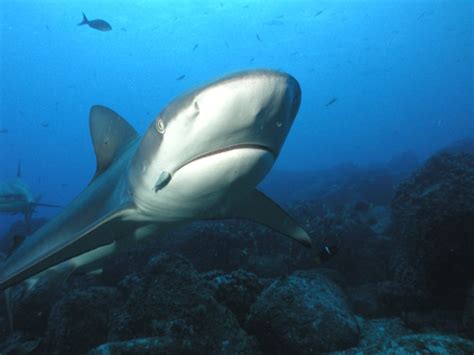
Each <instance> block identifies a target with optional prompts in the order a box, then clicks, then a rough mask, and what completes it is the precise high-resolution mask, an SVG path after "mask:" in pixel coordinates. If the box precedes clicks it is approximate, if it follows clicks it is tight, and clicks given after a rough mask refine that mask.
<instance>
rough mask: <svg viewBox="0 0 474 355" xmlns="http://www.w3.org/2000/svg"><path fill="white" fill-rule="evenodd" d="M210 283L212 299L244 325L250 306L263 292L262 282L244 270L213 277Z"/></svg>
mask: <svg viewBox="0 0 474 355" xmlns="http://www.w3.org/2000/svg"><path fill="white" fill-rule="evenodd" d="M210 283H211V286H212V287H213V289H214V298H215V299H216V300H217V301H218V302H220V303H221V304H223V305H224V306H226V307H227V308H229V309H230V310H231V311H232V312H233V313H234V315H235V317H236V318H237V320H238V321H239V323H240V324H243V323H244V321H245V318H246V317H247V314H248V312H249V310H250V306H251V305H252V304H253V303H254V302H255V300H256V299H257V296H258V295H259V294H260V292H261V291H262V290H263V282H262V281H260V280H259V279H258V277H257V276H256V275H255V274H252V273H250V272H247V271H244V270H237V271H233V272H231V273H230V274H217V275H214V277H213V278H212V280H211V282H210Z"/></svg>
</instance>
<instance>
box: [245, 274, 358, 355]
mask: <svg viewBox="0 0 474 355" xmlns="http://www.w3.org/2000/svg"><path fill="white" fill-rule="evenodd" d="M246 327H247V329H248V331H249V332H250V333H252V334H255V335H256V336H257V338H258V340H259V341H260V344H261V347H262V349H263V351H264V352H265V353H275V354H305V353H321V352H325V351H333V350H338V349H345V348H350V347H352V346H355V345H356V344H357V342H358V340H359V327H358V324H357V322H356V319H355V318H354V316H353V315H352V313H351V311H350V309H349V306H348V304H347V302H346V297H345V295H344V293H343V291H342V289H341V288H340V287H339V286H338V285H337V284H336V283H334V282H333V281H331V279H329V278H328V277H326V276H325V275H323V274H322V273H319V272H317V271H302V272H295V273H293V274H292V275H291V276H289V277H287V278H284V279H280V280H277V281H275V282H273V283H272V284H271V285H270V286H269V287H268V288H266V289H265V290H264V291H263V292H262V294H261V295H260V296H259V297H258V299H257V301H256V302H255V303H254V304H253V305H252V307H251V309H250V315H249V317H248V320H247V324H246Z"/></svg>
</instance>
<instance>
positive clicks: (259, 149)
mask: <svg viewBox="0 0 474 355" xmlns="http://www.w3.org/2000/svg"><path fill="white" fill-rule="evenodd" d="M300 100H301V90H300V86H299V84H298V82H297V81H296V80H295V79H294V78H293V77H292V76H290V75H288V74H286V73H281V72H277V71H272V70H254V71H247V72H241V73H237V74H234V75H230V76H227V77H224V78H222V79H220V80H217V81H215V82H213V83H210V84H208V85H205V86H202V87H200V88H198V89H196V90H194V91H191V92H189V93H187V94H184V95H183V96H180V97H178V98H176V99H175V100H173V101H172V102H171V103H170V104H169V105H168V106H166V107H165V108H164V109H163V110H162V111H161V113H160V114H159V115H158V116H157V117H156V119H155V120H153V122H152V123H151V124H150V126H149V128H148V129H147V131H146V133H145V135H144V136H143V137H140V136H139V135H138V134H137V132H136V131H135V130H134V129H133V128H132V127H131V126H130V125H129V124H128V123H127V121H125V120H124V119H123V118H122V117H120V116H119V115H118V114H117V113H115V112H113V111H112V110H110V109H108V108H106V107H103V106H93V107H92V108H91V110H90V117H89V122H90V132H91V137H92V143H93V146H94V150H95V153H96V159H97V168H96V172H95V175H94V177H93V179H92V181H91V182H90V183H89V185H88V186H87V187H86V188H85V189H84V190H83V192H81V193H80V194H79V196H77V198H76V199H75V200H74V201H72V202H71V203H70V204H69V205H68V206H66V207H65V208H64V209H63V210H62V211H61V212H60V213H59V214H58V216H57V217H55V218H54V219H52V220H51V221H50V222H49V223H47V224H46V225H44V226H43V227H42V228H40V229H39V230H37V231H36V232H35V233H34V234H32V235H31V236H30V237H29V238H27V240H26V241H25V242H24V243H23V244H22V245H21V246H20V247H19V248H18V249H17V250H16V251H15V252H14V253H13V254H12V255H11V256H10V258H9V259H8V260H7V261H6V262H5V264H4V265H3V267H2V268H1V271H0V289H7V288H9V287H11V286H13V285H15V284H17V283H20V282H22V281H23V280H26V279H28V278H30V277H32V276H35V275H38V274H40V273H42V272H43V271H44V270H48V271H49V270H58V269H61V268H66V269H68V270H71V272H72V271H74V272H91V271H94V270H96V269H98V268H99V267H100V265H102V264H103V262H104V260H106V257H107V256H109V255H111V254H113V253H116V252H118V251H121V250H123V249H125V248H127V247H128V246H129V245H131V244H133V243H136V242H138V241H140V240H142V239H145V238H147V237H149V236H156V235H160V234H162V233H165V232H167V231H169V230H171V229H173V228H176V227H178V226H181V225H183V224H185V223H189V222H191V221H194V220H206V219H226V218H244V219H250V220H253V221H256V222H258V223H260V224H263V225H266V226H268V227H270V228H273V229H274V230H276V231H278V232H280V233H282V234H284V235H286V236H288V237H290V238H293V239H294V240H296V241H298V242H300V243H302V244H304V245H306V246H310V245H311V239H310V237H309V235H308V234H307V233H306V232H305V231H304V230H303V228H301V227H300V226H299V225H298V224H297V223H296V222H295V221H294V220H293V219H292V218H291V217H290V216H289V215H288V214H287V213H286V212H285V211H284V210H283V209H281V208H280V207H279V206H278V205H277V204H276V203H275V202H273V201H272V200H271V199H270V198H268V197H267V196H265V195H264V194H263V193H261V192H259V191H258V190H257V189H256V186H257V185H258V183H259V182H260V181H261V180H262V179H263V178H264V176H265V175H266V174H267V173H268V172H269V171H270V169H271V167H272V165H273V164H274V162H275V160H276V159H277V157H278V155H279V153H280V150H281V147H282V145H283V143H284V141H285V138H286V137H287V135H288V132H289V130H290V128H291V126H292V123H293V121H294V119H295V117H296V114H297V111H298V109H299V106H300Z"/></svg>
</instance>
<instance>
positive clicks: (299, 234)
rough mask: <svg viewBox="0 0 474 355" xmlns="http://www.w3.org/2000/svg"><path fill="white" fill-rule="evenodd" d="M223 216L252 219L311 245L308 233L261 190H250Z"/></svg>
mask: <svg viewBox="0 0 474 355" xmlns="http://www.w3.org/2000/svg"><path fill="white" fill-rule="evenodd" d="M225 217H226V218H245V219H249V220H252V221H254V222H257V223H260V224H263V225H265V226H267V227H270V228H272V229H274V230H276V231H277V232H280V233H282V234H284V235H286V236H287V237H290V238H292V239H294V240H296V241H297V242H300V243H301V244H303V245H304V246H306V247H311V238H310V236H309V235H308V233H306V231H305V230H304V229H303V228H301V227H300V226H299V225H298V223H297V222H296V221H295V220H294V219H293V218H292V217H291V216H290V215H289V214H288V213H286V211H285V210H284V209H282V208H281V207H280V206H278V205H277V203H276V202H274V201H273V200H272V199H270V198H269V197H267V196H266V195H265V194H264V193H263V192H261V191H258V190H254V191H252V192H251V193H250V194H249V195H248V196H247V197H246V199H245V200H244V201H243V202H240V203H239V204H237V205H236V206H235V207H233V208H232V209H231V211H229V215H227V216H225Z"/></svg>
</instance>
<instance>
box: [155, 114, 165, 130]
mask: <svg viewBox="0 0 474 355" xmlns="http://www.w3.org/2000/svg"><path fill="white" fill-rule="evenodd" d="M155 127H156V130H157V131H158V133H160V134H163V133H165V123H164V122H163V120H162V119H161V118H159V119H157V120H156V123H155Z"/></svg>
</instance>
